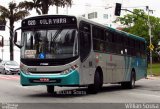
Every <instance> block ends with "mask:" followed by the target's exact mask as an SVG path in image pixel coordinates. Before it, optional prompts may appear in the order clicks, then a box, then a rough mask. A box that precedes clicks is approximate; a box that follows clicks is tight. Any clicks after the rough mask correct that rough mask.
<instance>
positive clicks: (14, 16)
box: [0, 2, 29, 60]
mask: <svg viewBox="0 0 160 109" xmlns="http://www.w3.org/2000/svg"><path fill="white" fill-rule="evenodd" d="M8 6H9V7H8V8H6V7H4V6H2V5H0V19H3V20H5V21H9V29H10V38H9V40H10V60H14V56H13V52H14V51H13V50H14V49H13V31H14V23H15V22H17V21H18V20H20V19H23V18H24V17H26V16H28V15H29V12H28V11H27V10H21V9H20V7H19V6H18V5H17V4H16V3H14V2H10V3H9V4H8Z"/></svg>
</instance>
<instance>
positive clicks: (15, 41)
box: [14, 31, 22, 48]
mask: <svg viewBox="0 0 160 109" xmlns="http://www.w3.org/2000/svg"><path fill="white" fill-rule="evenodd" d="M14 44H15V45H16V46H17V47H18V48H22V45H20V44H18V43H17V32H16V31H15V33H14Z"/></svg>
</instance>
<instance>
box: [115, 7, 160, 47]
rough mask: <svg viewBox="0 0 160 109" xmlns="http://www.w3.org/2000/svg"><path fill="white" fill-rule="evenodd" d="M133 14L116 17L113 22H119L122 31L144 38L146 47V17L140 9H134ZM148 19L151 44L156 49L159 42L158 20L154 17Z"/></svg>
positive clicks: (159, 26)
mask: <svg viewBox="0 0 160 109" xmlns="http://www.w3.org/2000/svg"><path fill="white" fill-rule="evenodd" d="M133 13H134V14H133ZM133 13H132V14H127V15H124V16H123V17H118V18H117V19H116V21H115V22H120V23H121V24H123V25H125V28H124V29H123V31H126V32H129V33H131V34H135V35H138V36H140V37H143V38H145V39H146V40H147V45H149V33H148V29H149V27H148V15H147V14H146V13H145V12H144V10H141V9H134V10H133ZM149 17H150V23H151V27H152V35H153V38H152V43H153V45H154V46H155V48H156V47H157V44H158V41H159V40H158V39H159V38H158V37H159V33H160V31H159V30H160V18H158V17H154V16H149Z"/></svg>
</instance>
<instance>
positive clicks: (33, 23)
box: [28, 20, 36, 25]
mask: <svg viewBox="0 0 160 109" xmlns="http://www.w3.org/2000/svg"><path fill="white" fill-rule="evenodd" d="M28 25H36V20H28Z"/></svg>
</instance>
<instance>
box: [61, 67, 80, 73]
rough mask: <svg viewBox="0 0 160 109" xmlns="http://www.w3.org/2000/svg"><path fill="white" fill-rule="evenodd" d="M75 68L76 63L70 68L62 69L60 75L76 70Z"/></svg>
mask: <svg viewBox="0 0 160 109" xmlns="http://www.w3.org/2000/svg"><path fill="white" fill-rule="evenodd" d="M77 68H78V65H74V66H72V67H71V68H69V69H66V70H64V71H63V72H61V74H62V75H64V74H68V73H70V72H72V71H73V70H76V69H77Z"/></svg>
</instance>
